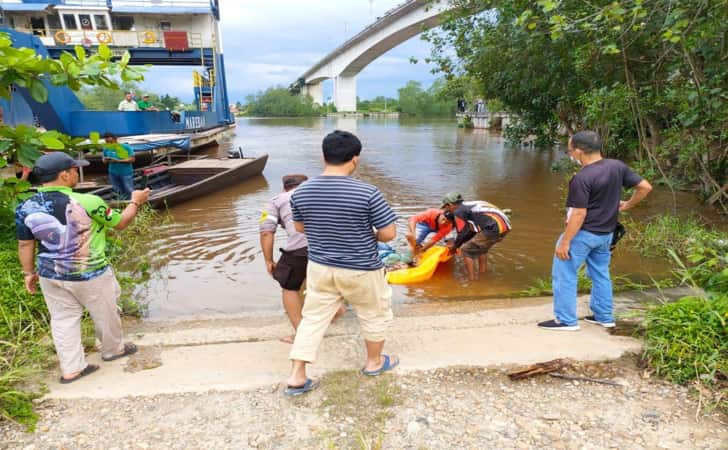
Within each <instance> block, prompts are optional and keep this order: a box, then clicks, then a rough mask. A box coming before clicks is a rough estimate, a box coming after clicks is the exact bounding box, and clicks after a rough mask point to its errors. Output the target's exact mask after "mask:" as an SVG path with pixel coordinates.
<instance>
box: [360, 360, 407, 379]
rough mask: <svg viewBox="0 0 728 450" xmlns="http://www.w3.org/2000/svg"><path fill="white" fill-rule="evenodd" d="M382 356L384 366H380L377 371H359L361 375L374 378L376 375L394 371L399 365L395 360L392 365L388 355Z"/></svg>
mask: <svg viewBox="0 0 728 450" xmlns="http://www.w3.org/2000/svg"><path fill="white" fill-rule="evenodd" d="M382 356H384V364H382V367H380V368H379V369H377V370H364V369H361V373H362V374H364V375H366V376H368V377H376V376H378V375H381V374H383V373H384V372H387V371H389V370H392V369H394V368H395V367H397V366H398V365H399V359H397V360H396V361H395V362H394V363H392V360H391V359H390V358H389V355H382Z"/></svg>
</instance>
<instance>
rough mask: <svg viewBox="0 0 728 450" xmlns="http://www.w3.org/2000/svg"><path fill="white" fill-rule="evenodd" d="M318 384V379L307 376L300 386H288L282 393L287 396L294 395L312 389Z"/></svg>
mask: <svg viewBox="0 0 728 450" xmlns="http://www.w3.org/2000/svg"><path fill="white" fill-rule="evenodd" d="M318 386H319V382H318V381H313V380H312V379H310V378H308V379H306V382H305V383H303V385H302V386H288V387H287V388H286V390H285V391H283V394H284V395H286V396H288V397H296V396H299V395H302V394H305V393H306V392H310V391H313V390H314V389H316V388H317V387H318Z"/></svg>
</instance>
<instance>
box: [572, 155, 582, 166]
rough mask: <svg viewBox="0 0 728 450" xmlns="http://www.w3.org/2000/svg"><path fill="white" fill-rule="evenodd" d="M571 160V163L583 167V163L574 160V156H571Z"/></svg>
mask: <svg viewBox="0 0 728 450" xmlns="http://www.w3.org/2000/svg"><path fill="white" fill-rule="evenodd" d="M569 159H570V160H571V162H573V163H575V164H576V165H578V166H581V161H579V160H578V159H576V158H574V157H573V156H569Z"/></svg>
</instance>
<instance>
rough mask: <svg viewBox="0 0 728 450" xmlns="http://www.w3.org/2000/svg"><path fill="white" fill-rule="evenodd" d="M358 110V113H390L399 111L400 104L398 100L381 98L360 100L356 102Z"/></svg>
mask: <svg viewBox="0 0 728 450" xmlns="http://www.w3.org/2000/svg"><path fill="white" fill-rule="evenodd" d="M356 110H357V111H358V112H363V113H366V112H375V113H385V112H387V113H390V112H395V111H399V102H398V101H397V99H394V98H388V97H383V96H379V97H376V98H374V99H372V100H359V99H358V98H357V101H356Z"/></svg>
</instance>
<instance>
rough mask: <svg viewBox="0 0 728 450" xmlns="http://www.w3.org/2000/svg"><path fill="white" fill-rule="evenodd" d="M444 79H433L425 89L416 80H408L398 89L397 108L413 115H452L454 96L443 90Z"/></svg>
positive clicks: (454, 106)
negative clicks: (430, 84)
mask: <svg viewBox="0 0 728 450" xmlns="http://www.w3.org/2000/svg"><path fill="white" fill-rule="evenodd" d="M445 86H446V83H445V81H444V80H435V81H434V82H433V83H432V86H430V87H429V88H428V89H427V90H424V89H423V88H422V84H420V83H419V82H417V81H411V80H410V81H409V82H407V84H406V85H405V86H404V87H403V88H401V89H399V90H398V91H397V92H398V94H399V110H400V111H401V112H403V113H405V114H410V115H413V116H425V117H433V116H452V115H453V114H454V113H455V108H456V106H457V104H456V100H457V99H455V98H451V97H450V96H449V95H448V94H447V93H446V92H445V91H444V89H445Z"/></svg>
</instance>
